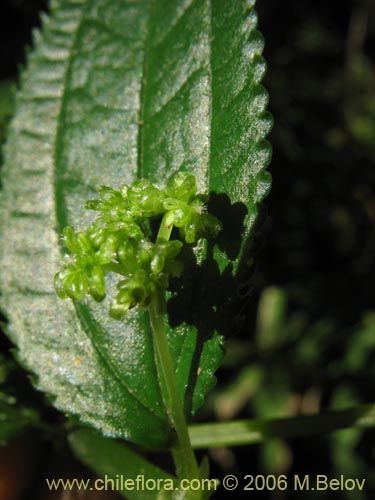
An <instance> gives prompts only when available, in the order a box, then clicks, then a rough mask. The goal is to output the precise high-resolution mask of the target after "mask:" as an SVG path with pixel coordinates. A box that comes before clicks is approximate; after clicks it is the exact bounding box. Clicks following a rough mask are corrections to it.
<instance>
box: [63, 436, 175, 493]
mask: <svg viewBox="0 0 375 500" xmlns="http://www.w3.org/2000/svg"><path fill="white" fill-rule="evenodd" d="M69 442H70V445H71V447H72V449H73V451H74V453H75V454H76V455H77V457H78V458H79V459H80V460H81V461H82V462H83V463H85V464H86V465H88V466H89V467H91V468H92V469H93V470H94V471H95V472H96V473H97V474H98V475H99V476H101V477H103V478H107V480H108V479H110V480H113V481H114V483H113V484H114V485H115V486H116V481H117V486H118V487H116V491H118V492H119V493H120V494H122V495H123V496H124V497H125V498H127V499H129V500H138V499H142V500H143V499H144V500H147V499H150V500H154V499H155V497H156V493H155V491H156V490H153V489H151V488H150V489H146V488H144V489H136V488H135V487H134V489H131V486H132V484H131V483H130V485H129V483H128V485H129V487H128V489H125V485H123V484H121V479H123V481H125V480H128V481H134V484H136V481H137V477H139V476H141V478H142V476H143V478H144V481H147V480H150V482H149V483H148V484H150V485H151V486H152V485H153V481H152V480H154V481H155V482H156V483H157V482H158V481H159V484H162V482H163V483H165V482H166V483H168V484H169V485H170V484H171V482H172V481H173V482H174V481H175V479H176V478H175V477H174V476H172V475H170V474H168V473H167V472H165V471H163V470H162V469H159V467H157V466H156V465H154V464H152V463H151V462H149V461H147V460H145V459H144V458H143V457H142V455H139V454H138V453H137V452H136V451H134V450H132V449H131V448H130V447H129V446H127V445H124V444H122V443H119V442H118V441H115V440H113V439H108V438H103V437H101V436H99V435H98V434H96V433H94V432H92V431H89V430H86V429H79V430H77V431H74V432H73V433H72V434H71V435H70V436H69ZM166 480H167V481H166ZM110 484H112V483H108V485H110ZM158 489H159V490H160V489H161V488H158ZM121 490H123V491H121Z"/></svg>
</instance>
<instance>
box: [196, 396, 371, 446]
mask: <svg viewBox="0 0 375 500" xmlns="http://www.w3.org/2000/svg"><path fill="white" fill-rule="evenodd" d="M374 422H375V404H374V403H370V404H364V405H361V406H358V407H356V408H349V409H347V410H336V411H326V412H324V413H323V412H322V413H318V414H317V415H300V416H298V417H290V418H278V419H272V420H271V419H270V420H261V419H247V420H234V421H233V422H221V423H217V422H216V423H213V424H197V425H192V426H190V427H189V434H190V439H191V444H192V446H193V448H217V447H219V446H238V445H245V444H254V443H260V442H262V441H266V440H268V439H286V438H292V437H293V438H294V437H302V436H310V435H314V434H322V433H325V432H334V431H338V430H342V429H348V428H373V427H374Z"/></svg>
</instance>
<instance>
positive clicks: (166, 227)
mask: <svg viewBox="0 0 375 500" xmlns="http://www.w3.org/2000/svg"><path fill="white" fill-rule="evenodd" d="M172 229H173V224H167V214H164V217H163V218H162V221H161V223H160V227H159V232H158V234H157V236H156V243H159V242H160V241H168V240H169V238H170V237H171V233H172Z"/></svg>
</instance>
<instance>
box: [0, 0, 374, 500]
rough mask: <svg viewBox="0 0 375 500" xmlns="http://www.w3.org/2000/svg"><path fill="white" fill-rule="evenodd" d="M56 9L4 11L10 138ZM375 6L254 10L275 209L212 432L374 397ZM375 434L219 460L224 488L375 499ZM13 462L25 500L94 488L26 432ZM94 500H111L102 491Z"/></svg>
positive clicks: (7, 7) (270, 203)
mask: <svg viewBox="0 0 375 500" xmlns="http://www.w3.org/2000/svg"><path fill="white" fill-rule="evenodd" d="M46 4H47V2H45V1H42V0H39V1H38V0H33V1H31V0H27V1H26V0H2V2H1V7H0V9H1V15H0V37H1V41H0V80H1V82H0V140H1V141H3V140H4V138H5V126H6V123H7V121H8V119H9V117H10V116H11V114H12V109H13V98H12V95H13V94H12V90H11V85H10V84H12V83H13V82H16V80H17V75H18V68H19V65H20V64H23V63H24V60H25V59H24V58H25V46H30V44H31V29H32V27H34V26H37V25H39V23H40V17H39V14H40V11H41V10H43V9H44V10H45V9H46ZM372 5H373V2H371V1H370V0H368V1H366V0H357V1H354V0H353V1H347V0H343V1H341V2H334V1H331V2H330V1H327V0H325V1H320V0H314V1H312V0H311V1H310V0H286V1H278V0H258V4H257V11H258V16H259V28H260V30H261V31H262V33H263V35H264V37H265V40H266V46H265V51H264V57H265V58H266V60H267V62H268V72H267V75H266V78H265V80H264V85H265V86H266V88H267V89H268V91H269V93H270V104H269V109H270V111H271V113H272V114H273V117H274V122H275V125H274V128H273V131H272V133H271V134H270V137H269V140H270V141H271V143H272V146H273V160H272V164H271V166H270V169H269V170H270V172H271V173H272V176H273V187H272V190H271V193H270V195H269V196H268V197H267V198H266V200H265V203H266V205H267V211H268V216H267V217H266V219H265V223H264V224H263V228H262V231H263V235H264V237H265V243H264V246H263V248H262V250H261V251H260V252H259V256H258V259H257V270H256V272H255V275H254V278H253V286H254V293H253V297H252V300H251V302H250V304H249V307H248V311H247V319H246V323H245V326H244V328H243V329H242V331H241V332H240V333H239V334H238V335H237V336H236V337H235V338H233V339H231V340H230V341H229V342H228V346H227V355H226V358H225V360H224V363H223V366H222V368H221V369H220V370H219V372H218V385H217V387H216V389H215V390H214V391H213V392H212V393H211V395H210V396H209V398H208V401H207V404H206V406H205V408H204V409H203V410H202V411H201V413H200V415H199V418H200V419H201V420H212V419H217V420H225V419H234V418H250V417H260V418H264V417H282V416H296V415H299V414H301V413H303V414H313V413H315V412H318V411H321V410H322V409H341V408H348V407H351V406H355V405H357V404H361V403H366V402H370V401H371V400H373V399H374V392H373V389H372V387H373V366H374V365H373V361H374V339H375V311H374V310H375V307H374V303H373V302H372V300H373V298H374V292H375V290H374V285H373V283H374V278H375V276H374V250H375V249H374V247H375V245H374V240H375V232H374V225H373V220H374V215H375V201H374V198H373V195H374V181H375V173H374V172H375V169H374V152H375V147H374V146H375V75H374V66H373V64H374V54H375V26H374V23H375V15H374V14H375V12H374V8H373V7H371V6H372ZM371 9H372V12H371ZM371 58H372V60H371ZM1 345H2V346H3V355H4V356H5V357H6V358H9V357H10V351H9V349H10V344H9V342H8V341H7V340H6V338H5V336H3V335H2V336H1ZM13 371H14V373H13V375H12V376H13V379H14V380H15V381H16V382H15V383H16V385H17V387H16V389H14V390H15V391H18V392H20V393H23V394H24V395H26V397H27V398H28V399H31V400H32V401H33V403H35V404H36V405H38V406H39V407H41V408H42V410H41V411H42V412H43V414H44V416H45V419H46V420H47V421H49V422H50V423H52V424H53V425H54V426H55V427H56V428H59V427H60V426H61V425H62V424H61V422H62V417H61V416H60V415H58V414H57V413H55V412H54V410H53V409H51V408H49V406H48V404H47V403H46V402H45V401H44V398H43V396H41V395H37V394H35V393H34V391H32V390H31V388H30V385H29V382H28V379H27V377H26V375H24V374H23V372H18V371H17V368H14V370H13ZM47 434H48V433H47ZM40 436H42V437H43V436H44V439H40ZM373 437H374V436H373V432H372V431H366V432H364V431H360V430H347V431H341V432H339V433H335V434H331V435H329V436H314V437H311V438H306V439H292V440H286V441H282V440H280V441H277V440H275V441H269V442H268V443H267V444H264V445H262V446H243V447H238V448H231V449H220V450H212V451H211V452H210V459H211V460H210V461H211V464H212V476H213V477H222V476H223V475H225V474H237V475H238V476H239V477H243V476H244V475H245V474H254V475H255V474H287V475H288V477H292V476H293V474H301V475H304V474H312V475H314V474H327V475H328V476H330V477H339V476H340V474H344V475H345V476H346V477H354V478H356V477H358V478H366V479H367V485H368V489H367V493H364V494H362V495H361V494H360V493H358V492H353V493H352V494H350V493H349V492H346V493H340V492H328V493H327V492H320V493H317V492H310V493H308V492H302V493H301V492H300V493H298V492H293V491H291V489H288V490H287V491H286V492H277V491H276V492H248V494H249V495H246V497H248V496H250V493H251V494H253V498H267V499H284V498H285V499H289V498H290V499H292V498H293V499H295V498H301V499H302V498H303V499H310V498H311V499H312V500H315V499H319V500H320V499H328V498H329V499H332V498H333V499H334V500H341V499H350V500H361V499H366V498H370V488H371V487H373V484H372V485H371V478H370V467H371V446H372V447H373V445H374V439H373ZM30 450H32V454H31V451H30ZM3 455H4V457H6V461H4V457H3V458H1V457H0V481H3V482H4V481H5V479H4V476H6V478H7V484H8V483H9V484H10V483H12V481H13V482H15V483H17V486H19V487H20V488H21V489H22V488H23V489H24V490H25V491H26V493H25V495H26V496H25V495H24V496H21V494H19V496H18V497H17V496H16V497H14V498H25V499H29V500H31V499H39V498H47V496H46V495H45V494H44V493H42V489H41V478H44V477H48V474H50V475H51V474H52V475H53V474H56V475H60V476H61V475H62V474H65V473H66V474H71V475H73V477H75V476H77V475H79V474H82V475H83V477H87V476H88V475H89V472H88V471H85V470H84V469H82V468H81V466H80V465H79V464H77V463H75V462H74V459H73V458H72V457H71V456H70V454H69V451H68V449H67V447H66V445H65V444H64V439H63V438H61V437H60V438H58V439H54V440H51V439H50V438H48V437H46V435H44V434H43V433H39V434H38V436H36V435H35V433H32V432H31V433H27V432H26V434H25V435H24V437H22V438H21V439H18V440H17V441H16V442H15V443H13V444H12V445H11V448H8V449H7V450H6V452H4V453H3ZM161 459H162V458H161ZM161 459H160V460H161ZM372 464H373V460H372ZM14 477H15V478H17V479H16V480H14ZM12 478H13V479H12ZM20 483H21V485H20ZM4 484H5V483H4ZM9 488H11V486H9ZM254 494H255V496H254ZM217 496H218V497H220V498H221V497H223V498H226V497H228V498H234V497H238V498H242V496H243V497H244V498H245V494H243V495H241V493H240V492H239V491H237V492H236V493H227V495H225V492H224V491H223V490H220V493H219V494H218V495H217ZM54 498H57V496H56V497H54ZM72 498H73V497H72ZM74 498H75V497H74ZM77 498H78V497H77ZM79 498H83V497H82V496H80V497H79ZM87 498H90V499H91V498H104V496H95V497H94V494H93V493H91V494H90V495H89V496H87ZM105 498H112V497H109V496H108V497H105Z"/></svg>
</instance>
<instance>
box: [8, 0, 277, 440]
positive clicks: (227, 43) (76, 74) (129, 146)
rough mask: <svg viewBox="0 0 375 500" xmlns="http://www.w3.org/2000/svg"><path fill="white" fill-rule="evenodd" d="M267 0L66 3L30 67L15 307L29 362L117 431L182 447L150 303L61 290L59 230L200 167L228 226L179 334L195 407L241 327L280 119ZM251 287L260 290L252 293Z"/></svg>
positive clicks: (14, 223) (19, 137) (188, 293)
mask: <svg viewBox="0 0 375 500" xmlns="http://www.w3.org/2000/svg"><path fill="white" fill-rule="evenodd" d="M253 3H254V2H253V1H244V0H239V1H236V2H233V1H231V0H224V1H222V0H216V1H209V0H195V1H194V0H152V1H148V0H143V1H142V0H138V1H134V0H123V1H121V2H119V1H118V0H59V1H53V2H52V5H51V14H50V17H46V18H45V19H44V23H43V30H42V34H41V35H40V34H37V35H36V36H35V43H34V45H35V47H34V51H33V52H32V53H31V54H30V56H29V59H28V67H27V70H26V71H25V72H24V74H23V75H22V82H21V89H20V91H19V93H18V98H17V110H16V114H15V117H14V119H13V121H12V124H11V128H10V133H9V138H8V143H7V148H6V162H5V167H4V173H3V185H4V191H3V195H2V213H1V218H2V250H1V266H2V291H3V298H2V308H3V310H4V312H5V314H6V316H7V318H8V320H9V326H8V330H9V335H10V336H11V338H12V340H13V341H14V342H15V343H16V344H17V345H18V348H19V357H20V359H21V361H22V363H23V364H24V365H25V366H26V367H27V368H28V369H29V370H31V371H33V372H34V373H36V374H37V381H38V382H37V383H38V387H39V388H40V389H41V390H42V391H45V392H46V393H48V394H50V395H52V396H53V398H54V402H55V405H56V406H57V407H58V408H59V409H60V410H62V411H64V412H67V413H70V414H74V415H76V416H78V417H79V419H80V420H81V421H83V422H86V423H89V424H91V425H93V426H95V427H96V428H99V429H100V430H101V431H102V432H104V434H106V435H110V436H117V437H123V438H126V439H129V440H132V441H134V442H137V443H139V444H142V445H145V446H150V447H165V446H168V443H169V440H170V438H171V429H170V425H169V420H168V417H167V415H166V412H165V409H164V405H163V401H162V398H161V394H160V389H159V383H158V379H157V373H156V368H155V357H154V349H153V342H152V337H151V332H150V326H149V322H148V318H147V315H146V313H143V312H138V311H133V312H131V313H130V314H129V315H128V317H127V318H126V320H125V321H124V322H116V321H114V320H112V319H110V318H109V317H108V315H107V311H108V302H109V300H110V297H109V298H108V300H105V301H104V303H102V304H100V305H97V304H94V303H93V302H91V301H90V300H88V301H87V302H86V303H84V304H79V303H76V304H73V303H72V302H70V301H62V300H59V299H58V298H57V297H56V295H55V292H54V290H53V275H54V273H55V272H56V270H57V269H58V267H59V263H60V260H61V245H60V242H59V234H60V233H61V231H62V229H63V228H64V227H65V226H66V225H67V224H70V225H82V226H84V225H85V224H86V223H88V222H89V221H90V220H91V217H92V214H91V213H90V212H89V211H87V210H84V208H83V207H84V203H85V200H87V199H88V198H93V197H96V190H97V188H98V187H99V186H100V185H102V184H105V185H110V186H113V187H118V186H120V185H122V184H124V183H129V182H132V181H133V180H134V179H135V178H137V177H147V178H149V179H151V180H153V181H155V182H159V183H161V184H162V183H163V182H164V181H165V180H166V179H167V178H168V177H169V176H170V175H171V174H172V173H174V172H176V171H178V170H179V169H182V170H188V171H191V172H192V173H194V174H195V175H196V177H197V179H198V184H199V189H200V191H201V192H202V193H206V194H210V202H209V208H210V210H211V211H212V212H213V213H215V215H217V216H218V217H219V218H220V219H221V220H222V221H223V225H224V229H223V231H222V233H221V235H220V237H219V239H218V241H216V242H215V243H214V244H210V245H204V244H203V243H202V244H200V245H199V246H198V248H196V249H194V251H193V250H192V251H188V252H186V255H185V256H184V258H185V260H186V270H187V272H186V276H187V277H186V278H183V279H181V280H179V281H176V283H174V284H173V287H172V288H173V291H172V292H171V295H170V298H169V303H168V307H169V321H168V338H169V342H170V348H171V351H172V354H173V358H174V360H175V368H176V372H177V377H178V384H179V387H180V390H181V393H182V395H183V396H184V400H185V408H186V412H187V414H193V413H194V411H195V410H196V409H197V408H198V407H199V406H200V405H201V404H202V402H203V399H204V396H205V394H206V393H207V391H208V390H209V389H210V388H211V387H212V386H213V384H214V382H215V379H214V375H213V374H214V372H215V370H216V368H217V367H218V365H219V363H220V360H221V357H222V343H223V335H224V334H225V333H226V332H227V330H228V328H229V327H230V328H231V327H232V326H235V325H234V324H235V323H236V322H237V321H238V317H237V312H236V311H237V309H236V307H237V306H236V304H237V302H238V301H239V296H237V294H238V287H239V286H240V285H241V286H240V294H242V295H244V294H245V295H246V287H245V288H244V283H242V281H243V279H244V278H242V277H241V276H242V274H243V273H242V274H241V272H242V271H241V270H242V269H245V268H246V262H247V259H248V254H247V251H248V248H249V241H250V237H251V234H252V231H253V230H254V223H255V220H256V216H257V205H258V204H259V202H260V201H261V199H262V198H263V197H264V196H265V194H266V192H267V190H268V188H269V184H270V181H269V177H268V175H267V174H266V173H265V172H264V168H265V167H266V166H267V164H268V162H269V160H270V155H271V153H270V147H269V145H268V143H267V142H266V141H265V140H264V138H265V136H266V135H267V133H268V132H269V130H270V127H271V118H270V116H269V115H268V114H267V113H266V112H265V107H266V104H267V93H266V91H265V90H264V89H263V88H262V87H261V85H260V81H261V79H262V77H263V74H264V71H265V63H264V60H263V59H262V57H261V55H260V54H261V51H262V48H263V41H262V37H261V35H260V34H259V32H258V31H257V30H256V24H257V18H256V14H255V11H254V8H253ZM244 290H245V291H244Z"/></svg>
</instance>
